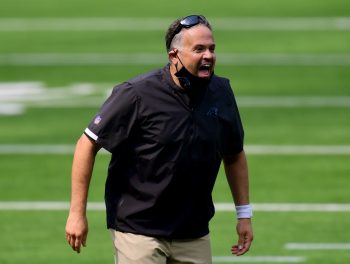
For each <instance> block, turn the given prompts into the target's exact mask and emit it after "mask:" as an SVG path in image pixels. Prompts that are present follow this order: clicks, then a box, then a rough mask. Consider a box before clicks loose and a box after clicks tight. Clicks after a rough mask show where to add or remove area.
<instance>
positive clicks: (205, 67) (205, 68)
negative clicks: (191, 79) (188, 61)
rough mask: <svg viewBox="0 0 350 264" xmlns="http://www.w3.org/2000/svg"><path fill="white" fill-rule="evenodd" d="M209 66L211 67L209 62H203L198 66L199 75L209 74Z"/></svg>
mask: <svg viewBox="0 0 350 264" xmlns="http://www.w3.org/2000/svg"><path fill="white" fill-rule="evenodd" d="M211 68H212V65H211V64H203V65H201V66H200V67H199V72H200V75H202V74H203V75H205V76H207V75H210V74H211Z"/></svg>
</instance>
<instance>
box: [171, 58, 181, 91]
mask: <svg viewBox="0 0 350 264" xmlns="http://www.w3.org/2000/svg"><path fill="white" fill-rule="evenodd" d="M175 73H177V69H176V67H175V65H174V64H172V63H171V64H170V74H171V78H173V80H174V82H175V84H176V85H177V86H179V87H180V88H181V89H183V88H182V87H181V85H180V82H179V79H178V78H177V77H176V75H175Z"/></svg>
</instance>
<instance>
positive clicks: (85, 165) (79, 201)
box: [66, 134, 100, 253]
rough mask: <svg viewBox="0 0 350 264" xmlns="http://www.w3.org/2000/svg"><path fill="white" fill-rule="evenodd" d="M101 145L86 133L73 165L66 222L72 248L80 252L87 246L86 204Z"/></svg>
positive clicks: (67, 236)
mask: <svg viewBox="0 0 350 264" xmlns="http://www.w3.org/2000/svg"><path fill="white" fill-rule="evenodd" d="M99 149H100V147H99V146H98V145H96V143H95V142H93V141H91V140H90V139H89V138H88V137H87V136H86V135H85V134H83V135H82V136H81V137H80V139H79V140H78V142H77V144H76V148H75V152H74V159H73V165H72V183H71V184H72V186H71V204H70V210H69V215H68V219H67V224H66V239H67V242H68V243H69V244H70V246H71V247H72V249H73V250H74V251H76V252H78V253H80V247H81V245H83V246H86V238H87V233H88V222H87V218H86V205H87V197H88V191H89V184H90V179H91V176H92V171H93V167H94V162H95V157H96V154H97V152H98V151H99Z"/></svg>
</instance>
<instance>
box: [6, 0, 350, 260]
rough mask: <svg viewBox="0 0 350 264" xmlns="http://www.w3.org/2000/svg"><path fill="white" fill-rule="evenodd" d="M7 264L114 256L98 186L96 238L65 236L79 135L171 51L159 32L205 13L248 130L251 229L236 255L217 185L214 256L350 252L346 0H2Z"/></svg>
mask: <svg viewBox="0 0 350 264" xmlns="http://www.w3.org/2000/svg"><path fill="white" fill-rule="evenodd" d="M0 6H1V8H0V263H2V264H9V263H11V264H12V263H35V264H39V263H52V264H54V263H57V264H61V263H112V262H113V256H112V245H111V242H110V238H109V234H108V232H107V230H106V228H105V213H104V210H103V206H102V207H101V204H102V201H103V186H104V180H105V174H106V166H107V164H108V159H109V156H108V155H107V154H105V153H101V154H99V155H98V158H97V162H96V168H95V171H94V177H93V180H92V183H91V189H90V196H89V201H90V202H91V203H90V210H89V212H88V217H89V224H90V233H89V238H88V247H87V248H86V249H83V252H82V253H81V254H80V255H76V254H74V252H73V251H72V250H71V249H70V248H69V247H68V246H67V245H66V242H65V234H64V227H65V221H66V216H67V206H68V201H69V191H70V190H69V188H70V166H71V159H72V152H73V148H74V143H75V141H76V140H77V138H78V137H79V136H80V135H81V133H82V131H83V130H84V128H85V127H86V125H87V124H88V123H89V121H90V119H91V118H92V116H93V115H94V113H95V112H96V111H97V109H98V107H99V106H100V104H101V103H102V102H103V101H104V99H105V98H106V96H107V95H108V94H109V93H110V91H111V88H112V87H113V86H114V85H115V84H118V83H120V82H121V81H123V80H126V79H128V78H130V77H133V76H135V75H137V74H139V73H143V72H145V71H149V70H151V69H154V68H157V67H161V66H163V65H164V64H165V63H166V62H167V57H166V53H165V47H164V46H165V45H164V33H165V30H166V28H167V27H168V25H169V24H170V23H171V22H172V21H173V20H174V19H176V18H178V17H181V16H185V15H189V14H203V15H205V16H206V17H207V18H208V19H209V21H210V22H211V23H212V26H213V28H214V33H215V38H216V42H217V54H218V60H217V67H216V73H217V74H218V75H222V76H226V77H228V78H230V79H231V84H232V86H233V89H234V91H235V94H236V96H237V101H238V104H239V106H240V111H241V115H242V119H243V122H244V126H245V131H246V152H247V155H248V161H249V165H250V178H251V200H252V202H253V204H254V208H255V213H254V230H255V241H254V244H253V247H252V249H251V251H250V252H249V253H248V254H247V255H246V256H244V257H240V258H235V257H231V256H230V246H231V244H233V243H234V242H235V240H236V235H235V214H234V212H233V209H232V202H231V197H230V193H229V191H228V188H227V187H226V182H225V177H224V174H223V173H222V172H221V173H220V175H219V176H218V181H217V184H216V187H215V191H214V199H215V203H216V204H217V213H216V216H215V217H214V219H213V221H212V223H211V230H212V242H213V255H214V258H213V261H214V263H307V264H311V263H312V264H323V263H324V264H330V263H332V264H336V263H339V264H344V263H349V261H350V231H349V226H350V217H349V216H350V192H349V187H350V163H349V158H350V136H349V135H350V34H349V32H350V2H349V1H347V0H319V1H316V0H283V1H281V0H265V1H261V0H219V1H209V0H202V1H185V0H178V1H173V2H170V1H161V0H148V1H138V0H128V1H116V0H115V1H112V0H100V1H93V0H84V1H83V0H74V1H68V0H60V1H58V0H30V1H28V0H0Z"/></svg>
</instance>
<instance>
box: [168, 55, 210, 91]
mask: <svg viewBox="0 0 350 264" xmlns="http://www.w3.org/2000/svg"><path fill="white" fill-rule="evenodd" d="M179 60H180V59H179ZM180 62H181V60H180ZM181 64H182V68H181V69H180V70H179V71H177V72H176V73H175V76H176V77H177V78H178V80H179V82H180V85H181V86H182V88H184V89H185V90H186V91H188V92H190V91H192V92H194V91H195V90H197V89H200V88H204V87H205V86H207V85H208V84H209V82H210V79H211V77H210V78H209V79H206V78H200V77H197V76H194V75H193V74H192V73H190V72H189V71H188V70H187V69H186V68H185V66H184V65H183V63H182V62H181Z"/></svg>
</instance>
